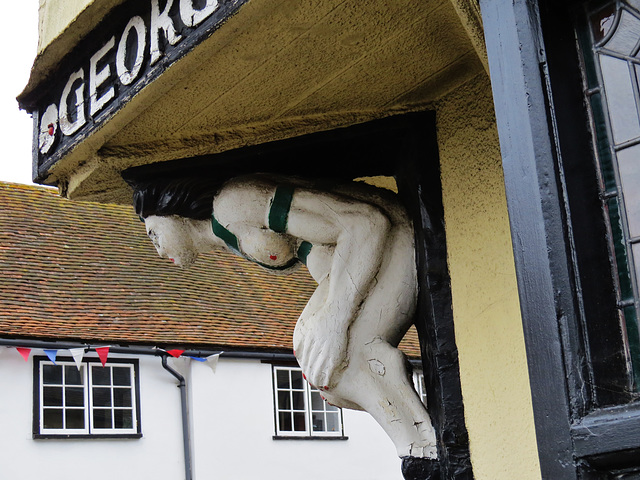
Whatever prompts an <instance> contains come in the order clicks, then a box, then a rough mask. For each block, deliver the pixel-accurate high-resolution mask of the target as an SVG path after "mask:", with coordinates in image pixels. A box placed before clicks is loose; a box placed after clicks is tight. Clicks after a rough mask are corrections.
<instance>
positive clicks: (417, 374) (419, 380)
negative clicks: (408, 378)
mask: <svg viewBox="0 0 640 480" xmlns="http://www.w3.org/2000/svg"><path fill="white" fill-rule="evenodd" d="M413 386H414V387H415V389H416V392H418V396H419V397H420V400H422V403H424V404H425V405H426V404H427V391H426V388H425V385H424V374H423V373H422V370H414V372H413Z"/></svg>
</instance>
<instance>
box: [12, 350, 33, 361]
mask: <svg viewBox="0 0 640 480" xmlns="http://www.w3.org/2000/svg"><path fill="white" fill-rule="evenodd" d="M16 350H17V351H18V353H19V354H20V355H22V358H24V361H25V362H26V361H27V360H29V354H30V353H31V349H30V348H23V347H16Z"/></svg>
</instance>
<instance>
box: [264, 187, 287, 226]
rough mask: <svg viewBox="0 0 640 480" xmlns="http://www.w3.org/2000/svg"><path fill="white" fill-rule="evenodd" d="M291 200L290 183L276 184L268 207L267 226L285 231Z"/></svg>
mask: <svg viewBox="0 0 640 480" xmlns="http://www.w3.org/2000/svg"><path fill="white" fill-rule="evenodd" d="M292 200H293V187H292V186H290V185H278V186H277V187H276V193H275V194H274V195H273V201H272V202H271V208H270V209H269V228H270V229H271V230H273V231H274V232H278V233H285V232H286V230H287V220H288V218H289V210H290V209H291V201H292Z"/></svg>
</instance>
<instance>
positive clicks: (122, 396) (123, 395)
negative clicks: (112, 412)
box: [113, 388, 131, 407]
mask: <svg viewBox="0 0 640 480" xmlns="http://www.w3.org/2000/svg"><path fill="white" fill-rule="evenodd" d="M113 405H114V407H130V406H131V389H130V388H114V389H113Z"/></svg>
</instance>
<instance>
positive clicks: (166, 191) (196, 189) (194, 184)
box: [129, 179, 220, 220]
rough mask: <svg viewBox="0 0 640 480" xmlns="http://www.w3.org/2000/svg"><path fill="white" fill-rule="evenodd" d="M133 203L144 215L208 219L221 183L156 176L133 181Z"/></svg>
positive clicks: (145, 216) (140, 214) (139, 212)
mask: <svg viewBox="0 0 640 480" xmlns="http://www.w3.org/2000/svg"><path fill="white" fill-rule="evenodd" d="M129 183H130V184H131V186H132V187H133V206H134V207H135V209H136V213H137V214H138V215H139V216H141V217H142V218H147V217H148V216H151V215H158V216H161V217H167V216H169V215H178V216H181V217H187V218H193V219H196V220H206V219H208V218H210V217H211V213H212V211H213V197H214V196H215V194H216V193H217V191H218V190H219V188H220V184H218V183H216V182H212V181H211V180H199V179H177V180H174V179H172V180H166V179H157V180H153V181H148V182H139V183H133V182H129Z"/></svg>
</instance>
